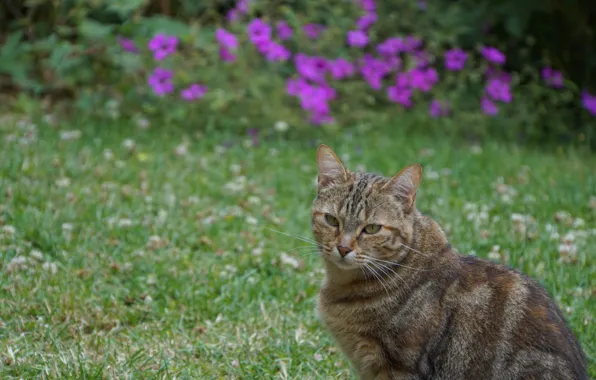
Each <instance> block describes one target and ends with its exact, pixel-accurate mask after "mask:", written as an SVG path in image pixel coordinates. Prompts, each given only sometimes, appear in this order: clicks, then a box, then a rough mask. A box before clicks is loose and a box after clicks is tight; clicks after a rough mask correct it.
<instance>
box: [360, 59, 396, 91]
mask: <svg viewBox="0 0 596 380" xmlns="http://www.w3.org/2000/svg"><path fill="white" fill-rule="evenodd" d="M389 71H390V69H389V66H388V65H387V63H385V62H384V61H382V60H380V59H377V58H374V57H373V56H371V55H370V54H365V55H364V57H363V58H362V60H361V62H360V73H361V74H362V77H363V78H364V80H365V81H366V82H367V83H368V85H369V86H370V87H371V88H372V89H373V90H380V89H381V86H382V83H381V82H382V80H383V77H384V76H385V75H387V74H388V73H389Z"/></svg>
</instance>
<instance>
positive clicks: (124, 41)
mask: <svg viewBox="0 0 596 380" xmlns="http://www.w3.org/2000/svg"><path fill="white" fill-rule="evenodd" d="M118 43H119V44H120V47H121V48H122V50H124V51H126V52H129V53H135V54H136V53H138V52H139V49H137V46H136V45H135V43H134V41H133V40H131V39H128V38H124V37H122V36H118Z"/></svg>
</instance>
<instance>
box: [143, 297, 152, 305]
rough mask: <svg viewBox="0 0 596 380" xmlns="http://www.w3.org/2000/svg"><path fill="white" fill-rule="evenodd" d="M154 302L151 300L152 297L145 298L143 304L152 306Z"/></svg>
mask: <svg viewBox="0 0 596 380" xmlns="http://www.w3.org/2000/svg"><path fill="white" fill-rule="evenodd" d="M152 301H153V298H151V296H149V295H148V296H145V299H144V300H143V302H145V303H146V304H150V303H151V302H152Z"/></svg>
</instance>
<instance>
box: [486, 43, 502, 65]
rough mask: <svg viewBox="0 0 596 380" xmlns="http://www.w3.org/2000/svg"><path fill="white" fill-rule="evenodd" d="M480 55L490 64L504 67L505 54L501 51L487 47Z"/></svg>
mask: <svg viewBox="0 0 596 380" xmlns="http://www.w3.org/2000/svg"><path fill="white" fill-rule="evenodd" d="M480 53H481V54H482V56H483V57H484V59H486V60H487V61H489V62H492V63H495V64H497V65H502V64H504V63H505V54H503V53H502V52H501V51H500V50H499V49H497V48H495V47H491V46H485V47H483V48H482V50H480Z"/></svg>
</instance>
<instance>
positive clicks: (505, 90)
mask: <svg viewBox="0 0 596 380" xmlns="http://www.w3.org/2000/svg"><path fill="white" fill-rule="evenodd" d="M484 90H485V91H486V94H487V95H488V96H489V97H490V98H491V99H492V100H497V101H502V102H505V103H509V102H511V90H510V88H509V83H507V82H503V81H501V80H499V79H497V78H493V79H490V80H489V81H488V82H487V84H486V87H485V88H484Z"/></svg>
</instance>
